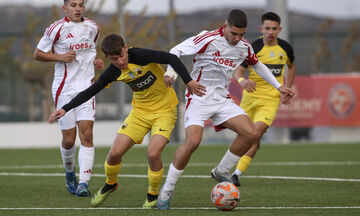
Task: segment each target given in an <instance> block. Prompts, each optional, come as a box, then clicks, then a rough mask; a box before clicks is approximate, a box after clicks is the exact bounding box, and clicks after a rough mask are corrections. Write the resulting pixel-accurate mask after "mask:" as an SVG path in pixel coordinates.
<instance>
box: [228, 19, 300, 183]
mask: <svg viewBox="0 0 360 216" xmlns="http://www.w3.org/2000/svg"><path fill="white" fill-rule="evenodd" d="M261 21H262V25H261V26H260V31H261V33H262V34H263V37H262V38H259V39H257V40H256V41H254V42H253V43H252V44H251V45H252V47H253V48H254V51H255V53H256V55H257V56H258V58H259V60H260V61H261V62H262V63H264V64H265V65H266V66H267V67H268V68H269V69H270V70H271V71H272V73H273V75H274V76H275V77H276V79H277V80H278V81H279V82H280V83H281V84H283V83H284V71H285V65H287V66H288V71H287V75H286V82H285V85H286V87H289V88H290V87H291V86H292V83H293V81H294V76H295V63H294V59H295V57H294V51H293V48H292V47H291V45H290V44H289V43H288V42H286V41H285V40H282V39H280V38H278V35H279V33H280V32H281V26H280V22H281V19H280V17H279V16H278V15H277V14H276V13H273V12H268V13H265V14H264V15H263V16H262V18H261ZM247 68H248V64H246V62H243V63H242V64H241V65H240V67H239V68H238V70H237V71H236V72H235V73H234V77H235V79H236V80H239V83H240V85H241V86H242V87H243V88H244V91H243V97H242V99H241V103H240V107H241V108H243V109H244V110H245V112H246V113H247V114H248V115H249V117H250V119H251V120H252V121H253V122H254V124H255V127H256V130H257V133H258V134H259V135H260V139H261V137H262V136H263V135H264V134H265V133H266V131H267V129H268V128H269V127H270V126H271V124H272V123H273V121H274V119H275V116H276V113H277V110H278V108H279V104H280V97H282V103H283V104H289V103H290V102H291V98H290V97H283V96H282V95H280V93H279V92H278V91H276V90H275V89H274V88H273V87H272V86H271V85H269V83H267V82H266V81H265V80H264V79H263V78H261V77H260V76H259V75H258V74H256V72H255V71H254V69H253V67H250V70H249V71H250V72H249V79H245V78H244V75H243V74H244V72H245V71H246V69H247ZM260 139H259V140H258V141H257V142H255V143H254V144H253V145H252V146H251V148H250V149H249V151H247V152H246V153H245V154H244V155H243V156H242V157H241V159H240V160H239V163H238V164H237V167H236V170H235V172H234V173H233V174H232V176H231V180H232V181H233V183H234V184H235V185H236V186H240V181H239V177H240V175H241V174H243V173H244V172H245V170H246V169H247V167H248V166H249V165H250V162H251V160H252V159H253V158H254V157H255V154H256V152H257V150H258V149H259V146H260ZM236 142H240V140H239V139H238V138H237V139H235V140H234V143H236Z"/></svg>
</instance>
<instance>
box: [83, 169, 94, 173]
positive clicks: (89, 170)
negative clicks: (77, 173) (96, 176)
mask: <svg viewBox="0 0 360 216" xmlns="http://www.w3.org/2000/svg"><path fill="white" fill-rule="evenodd" d="M84 173H92V170H91V169H88V170H85V171H84Z"/></svg>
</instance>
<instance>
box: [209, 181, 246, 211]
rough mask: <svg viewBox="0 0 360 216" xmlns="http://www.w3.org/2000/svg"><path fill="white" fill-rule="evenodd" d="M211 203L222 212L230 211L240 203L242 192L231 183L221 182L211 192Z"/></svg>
mask: <svg viewBox="0 0 360 216" xmlns="http://www.w3.org/2000/svg"><path fill="white" fill-rule="evenodd" d="M211 202H212V203H213V204H214V206H215V207H216V208H218V209H219V210H221V211H230V210H232V209H233V208H235V207H236V206H237V204H238V203H239V202H240V191H239V189H238V188H237V187H236V186H235V185H234V184H232V183H230V182H221V183H219V184H217V185H215V186H214V187H213V189H212V190H211Z"/></svg>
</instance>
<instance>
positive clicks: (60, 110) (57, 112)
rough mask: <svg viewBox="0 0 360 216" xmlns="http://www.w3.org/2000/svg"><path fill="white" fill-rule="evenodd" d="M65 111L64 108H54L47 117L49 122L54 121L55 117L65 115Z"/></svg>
mask: <svg viewBox="0 0 360 216" xmlns="http://www.w3.org/2000/svg"><path fill="white" fill-rule="evenodd" d="M65 113H66V111H65V110H64V109H59V110H55V111H54V112H53V113H52V114H51V115H50V117H49V123H50V124H52V123H54V121H55V118H58V119H60V118H61V117H63V116H64V115H65Z"/></svg>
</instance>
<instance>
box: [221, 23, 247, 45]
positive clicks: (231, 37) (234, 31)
mask: <svg viewBox="0 0 360 216" xmlns="http://www.w3.org/2000/svg"><path fill="white" fill-rule="evenodd" d="M223 29H224V37H225V39H226V40H227V41H228V42H229V43H230V44H231V45H233V46H235V45H236V44H237V43H239V41H240V40H241V39H242V38H243V37H244V35H245V33H246V28H238V27H235V26H230V25H228V24H226V23H225V24H224V25H223Z"/></svg>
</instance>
